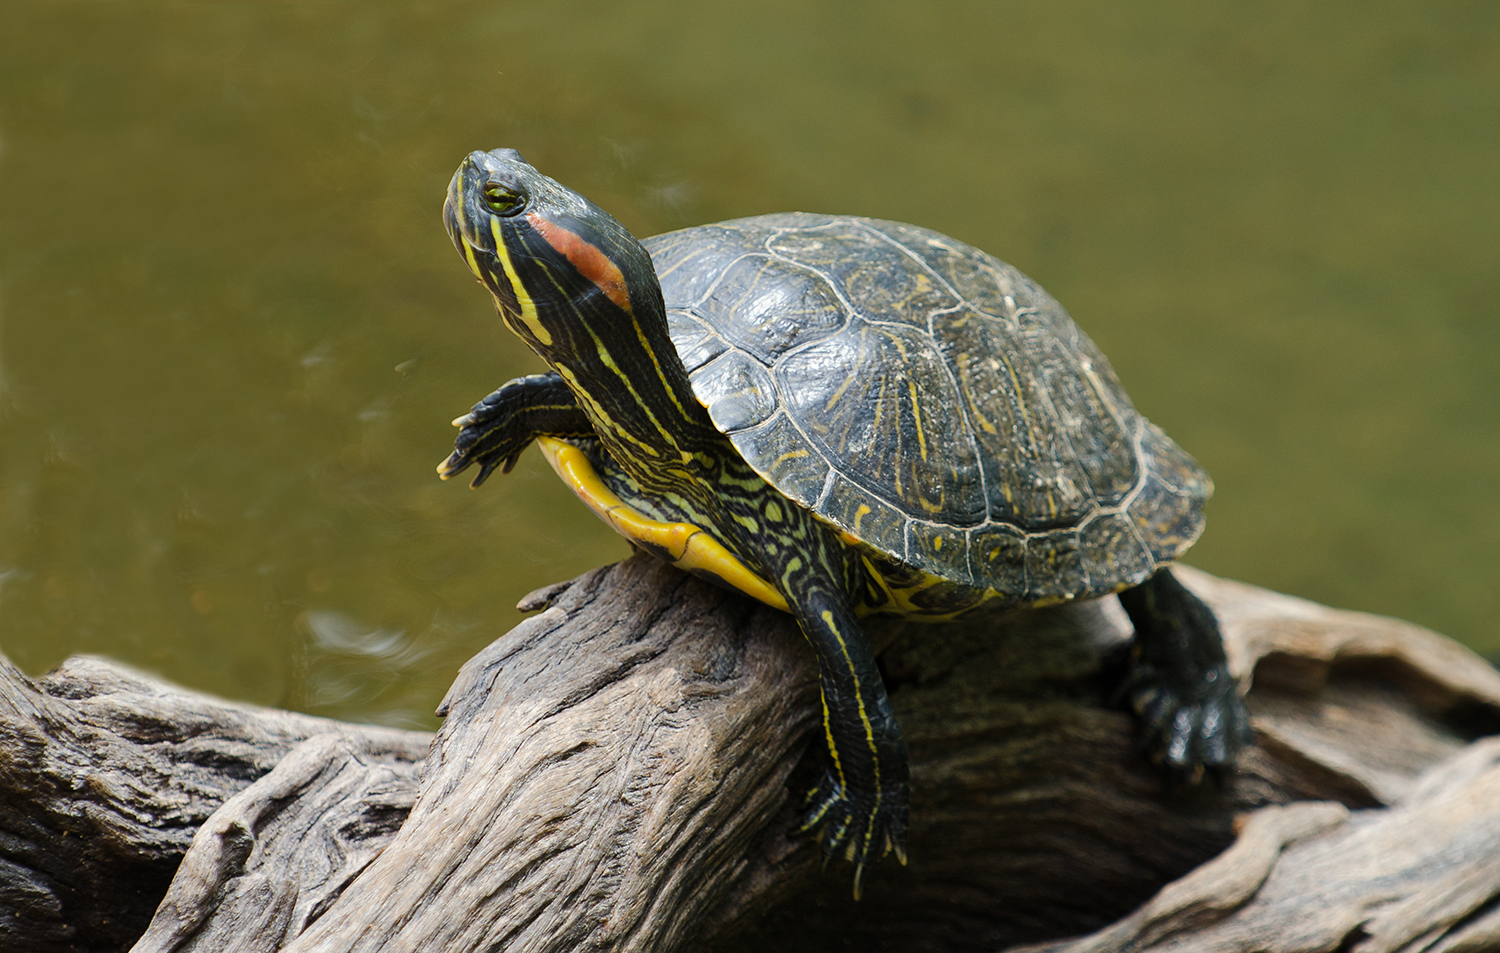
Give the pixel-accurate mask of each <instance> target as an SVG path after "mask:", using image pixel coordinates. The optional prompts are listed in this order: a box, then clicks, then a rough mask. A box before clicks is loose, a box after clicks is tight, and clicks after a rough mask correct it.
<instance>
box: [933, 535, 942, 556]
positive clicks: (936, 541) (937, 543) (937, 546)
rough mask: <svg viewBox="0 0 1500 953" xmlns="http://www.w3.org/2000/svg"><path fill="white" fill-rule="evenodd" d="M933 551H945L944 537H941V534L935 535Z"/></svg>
mask: <svg viewBox="0 0 1500 953" xmlns="http://www.w3.org/2000/svg"><path fill="white" fill-rule="evenodd" d="M932 551H933V552H935V553H939V552H942V551H943V537H941V536H936V537H933V540H932Z"/></svg>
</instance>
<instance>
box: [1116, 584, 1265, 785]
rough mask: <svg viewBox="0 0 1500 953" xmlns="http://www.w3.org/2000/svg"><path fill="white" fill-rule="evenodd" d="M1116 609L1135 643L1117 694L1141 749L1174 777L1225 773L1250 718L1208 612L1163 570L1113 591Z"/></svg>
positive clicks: (1246, 735) (1248, 735) (1191, 779)
mask: <svg viewBox="0 0 1500 953" xmlns="http://www.w3.org/2000/svg"><path fill="white" fill-rule="evenodd" d="M1120 604H1121V605H1123V606H1124V607H1125V612H1126V613H1127V614H1128V615H1129V616H1130V621H1131V622H1132V623H1133V624H1134V626H1135V642H1134V644H1133V645H1132V646H1131V662H1130V666H1129V668H1128V670H1127V672H1126V674H1125V678H1124V681H1123V682H1122V683H1121V685H1120V689H1119V694H1118V696H1117V697H1120V698H1122V699H1123V700H1124V701H1126V702H1128V704H1129V705H1130V708H1131V710H1133V711H1134V712H1135V714H1136V716H1137V717H1138V718H1139V719H1140V721H1141V743H1142V747H1143V748H1144V749H1145V750H1146V751H1147V753H1149V754H1150V755H1151V757H1152V759H1153V760H1155V761H1157V762H1159V763H1160V764H1161V765H1162V767H1163V769H1164V770H1166V771H1167V773H1168V775H1169V777H1170V778H1172V779H1173V780H1186V781H1188V782H1189V783H1196V782H1198V781H1199V780H1201V779H1202V777H1203V774H1204V772H1205V771H1207V772H1209V773H1212V774H1221V773H1223V772H1225V771H1227V770H1228V769H1229V768H1231V767H1233V765H1234V761H1235V758H1236V757H1237V756H1238V755H1239V752H1240V749H1242V748H1244V747H1245V746H1246V745H1247V744H1249V742H1250V738H1251V732H1250V716H1249V713H1248V712H1247V711H1246V709H1245V703H1244V701H1243V700H1242V699H1241V698H1240V694H1239V686H1238V685H1237V684H1236V683H1235V680H1234V678H1233V677H1231V676H1230V674H1229V664H1228V659H1227V658H1226V657H1225V655H1224V640H1223V638H1222V637H1221V636H1220V634H1219V624H1218V621H1217V620H1216V619H1215V618H1214V614H1213V610H1211V609H1209V607H1208V606H1206V605H1204V604H1203V602H1202V601H1201V600H1199V599H1198V597H1197V596H1195V595H1193V594H1192V593H1191V592H1189V591H1188V590H1187V589H1186V588H1185V587H1184V586H1183V585H1182V583H1180V582H1178V581H1177V579H1176V578H1175V577H1174V576H1173V575H1172V573H1171V571H1170V570H1167V569H1162V570H1160V571H1158V572H1157V573H1156V575H1154V576H1152V577H1151V578H1150V579H1147V580H1146V581H1145V582H1143V583H1141V584H1140V585H1138V586H1135V587H1134V588H1131V589H1127V590H1125V591H1124V592H1122V593H1120Z"/></svg>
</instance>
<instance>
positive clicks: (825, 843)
mask: <svg viewBox="0 0 1500 953" xmlns="http://www.w3.org/2000/svg"><path fill="white" fill-rule="evenodd" d="M906 797H907V795H906V785H905V784H902V785H899V786H897V787H895V788H893V789H890V790H885V791H881V792H879V793H876V794H860V793H858V792H850V791H848V790H846V789H845V787H844V785H843V784H842V783H840V781H839V779H838V775H837V774H836V773H835V772H834V771H833V770H831V769H830V770H828V771H825V772H824V774H823V779H822V780H821V781H820V782H819V783H818V786H817V787H815V788H813V789H812V790H811V791H809V792H808V795H807V810H806V813H805V814H804V815H803V818H802V824H801V827H800V830H801V831H804V832H805V831H812V830H814V829H816V830H818V832H819V834H818V840H819V842H820V844H821V846H822V849H823V869H824V870H827V869H828V864H829V862H830V861H832V860H833V859H834V858H835V857H839V856H842V857H843V859H844V860H846V861H850V862H852V863H853V864H854V899H855V900H858V899H859V898H860V895H861V894H862V892H863V887H864V873H865V867H866V866H867V865H869V864H871V863H873V862H874V861H877V860H879V859H880V858H882V857H884V856H885V855H886V854H889V853H895V855H896V858H897V859H898V860H900V861H901V863H902V865H903V866H904V865H905V864H906V821H907V817H908V808H907V800H906Z"/></svg>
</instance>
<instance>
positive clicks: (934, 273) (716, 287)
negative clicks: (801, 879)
mask: <svg viewBox="0 0 1500 953" xmlns="http://www.w3.org/2000/svg"><path fill="white" fill-rule="evenodd" d="M445 214H446V218H447V224H448V230H449V233H450V234H451V235H452V237H453V240H454V243H455V244H456V245H457V247H458V249H459V251H460V252H461V253H462V254H463V255H464V257H465V259H466V261H467V262H468V264H469V267H470V269H471V270H472V271H473V272H474V274H475V276H476V277H478V279H479V281H480V283H481V284H483V285H484V286H485V287H486V288H487V289H488V290H489V291H490V293H491V294H492V295H493V296H494V299H495V302H496V306H497V308H498V310H499V312H500V315H501V318H502V319H503V320H504V321H505V323H506V324H507V325H508V326H509V327H510V328H511V329H512V330H513V331H515V332H516V333H517V334H518V335H519V336H520V337H521V338H522V339H523V340H524V341H526V343H527V344H528V345H530V346H531V348H532V349H533V350H534V351H536V353H537V354H538V355H540V356H541V357H542V359H543V360H545V361H546V362H547V363H548V365H550V367H551V372H550V373H547V374H540V375H534V376H532V377H526V378H521V379H518V380H514V381H511V382H509V383H508V384H506V385H505V386H503V387H501V388H500V389H499V390H497V391H495V392H494V393H493V394H491V395H490V396H489V397H486V398H485V399H484V400H483V401H481V402H480V403H479V404H477V405H476V406H475V407H474V408H473V410H472V411H471V412H470V413H469V414H468V415H467V416H465V417H463V418H461V419H460V421H459V423H460V424H461V426H462V427H463V429H462V430H461V432H460V434H459V437H458V440H457V446H456V449H455V450H454V452H453V454H452V455H451V456H450V457H449V458H448V459H447V460H446V461H445V462H444V463H443V465H442V466H441V467H439V471H440V472H441V473H442V475H443V476H444V477H448V476H452V475H453V474H456V473H458V472H460V471H462V470H463V469H465V468H466V467H468V466H470V465H471V464H473V465H477V466H478V467H479V475H478V476H477V477H476V478H475V480H474V483H475V485H477V484H478V483H480V482H482V481H483V480H484V478H485V477H487V476H488V475H489V473H490V472H491V471H492V470H493V469H494V468H496V467H500V468H501V469H502V471H503V470H508V469H510V467H511V465H512V464H513V463H514V462H515V459H516V457H517V455H519V454H520V453H521V451H522V450H524V449H525V448H526V446H528V445H529V444H530V443H531V442H533V441H539V442H540V443H541V445H542V449H543V451H544V452H545V453H546V454H547V455H548V459H549V460H550V461H551V462H552V463H553V466H554V468H556V469H557V470H558V472H559V474H560V475H562V476H563V478H564V479H565V480H566V481H567V482H568V483H569V484H570V485H571V486H572V487H573V489H574V491H575V492H577V493H578V495H579V496H580V497H581V498H583V499H584V501H585V502H586V503H588V504H589V505H590V506H591V507H593V508H594V509H595V510H596V511H597V512H599V513H600V515H601V516H603V517H604V518H605V519H606V520H607V521H609V522H610V523H611V525H613V526H614V527H615V528H616V529H618V530H619V531H620V532H622V533H624V534H626V535H627V536H629V537H631V538H632V539H634V540H635V541H636V542H637V543H639V544H640V545H642V546H643V547H644V548H646V549H647V550H648V551H651V552H654V553H657V554H658V555H660V556H661V557H662V558H664V559H668V560H669V561H672V562H674V563H676V564H677V565H679V566H682V567H683V568H685V569H687V570H689V571H692V572H695V573H698V574H699V575H702V576H705V577H706V578H709V579H712V580H713V581H715V582H719V583H722V584H727V585H731V586H735V587H738V588H740V589H743V590H744V591H746V592H748V593H750V594H751V595H754V596H756V597H757V598H760V599H762V600H764V601H766V602H769V603H771V604H772V605H776V606H778V607H779V608H784V609H786V610H787V611H789V612H790V613H791V614H792V615H793V616H794V617H795V618H796V620H797V623H798V625H799V626H800V627H801V629H802V632H803V634H804V635H805V636H806V637H807V640H808V642H809V644H811V646H812V648H813V650H814V652H815V653H816V654H817V657H818V662H819V672H820V688H821V690H822V698H823V706H824V713H825V718H824V725H825V729H826V730H825V735H826V738H825V740H826V742H827V747H828V757H827V762H826V768H825V770H824V772H823V775H822V779H821V781H820V783H819V784H818V785H817V787H816V788H815V789H814V790H813V791H811V792H810V793H809V795H808V807H807V814H806V820H805V824H806V826H807V827H808V828H816V829H818V830H819V832H820V834H821V837H822V843H823V849H824V851H825V852H826V853H827V854H829V855H830V856H832V855H842V856H845V857H847V858H848V859H850V860H852V861H853V862H854V864H855V893H856V896H857V895H858V892H859V878H860V873H861V871H862V870H863V867H864V865H865V864H866V863H867V862H869V861H871V860H874V859H878V858H879V857H880V856H882V855H883V854H885V853H887V852H895V853H896V854H897V856H898V857H900V858H902V859H903V860H904V858H905V836H906V826H907V784H908V775H907V753H906V746H905V742H904V741H903V740H902V737H901V731H900V728H899V727H898V726H897V724H896V720H895V718H894V716H893V715H892V713H891V707H890V702H889V700H888V698H887V697H886V692H885V688H884V685H883V684H882V683H881V678H880V673H879V670H878V669H877V668H876V665H875V660H874V657H873V655H872V653H871V650H870V647H869V645H868V644H867V643H866V641H865V638H864V635H863V633H862V631H861V629H860V624H859V621H858V619H859V617H860V616H863V615H867V614H870V613H893V614H899V615H904V616H908V617H915V618H927V619H934V620H941V619H951V618H954V617H957V616H960V615H962V614H963V613H965V612H969V611H972V610H974V609H975V608H977V607H979V606H981V605H992V606H1036V605H1046V604H1051V603H1056V602H1062V601H1065V600H1069V599H1080V598H1093V597H1099V596H1104V595H1108V594H1110V593H1115V592H1119V593H1121V597H1120V598H1121V601H1122V603H1123V604H1124V606H1125V608H1126V611H1127V612H1128V613H1129V615H1130V617H1131V620H1132V622H1133V623H1134V624H1135V628H1136V646H1135V651H1134V653H1133V658H1134V660H1135V661H1134V662H1133V664H1132V668H1131V669H1130V671H1129V672H1128V674H1127V675H1126V678H1125V681H1124V683H1123V686H1122V694H1123V695H1124V697H1126V698H1128V699H1129V701H1130V702H1131V705H1132V707H1133V708H1134V709H1135V711H1136V713H1137V714H1138V715H1139V716H1140V718H1141V720H1142V722H1143V731H1144V741H1145V744H1146V746H1147V748H1148V750H1150V751H1152V752H1153V753H1154V754H1155V755H1156V756H1157V757H1158V759H1159V760H1160V761H1162V762H1163V763H1164V765H1165V766H1166V768H1167V770H1169V771H1171V772H1172V773H1174V774H1178V775H1182V776H1185V777H1188V778H1196V777H1197V776H1199V775H1201V774H1202V772H1203V771H1204V769H1209V770H1215V771H1217V770H1220V769H1225V768H1227V767H1228V766H1230V765H1231V764H1232V763H1233V761H1234V758H1235V755H1236V753H1237V751H1238V749H1239V748H1240V747H1241V746H1242V745H1243V744H1244V742H1245V740H1246V738H1247V735H1248V730H1249V729H1248V719H1247V717H1246V713H1245V709H1244V706H1243V704H1242V702H1241V701H1240V699H1239V696H1238V694H1237V692H1236V688H1235V685H1234V681H1233V679H1232V678H1230V676H1229V672H1228V669H1227V667H1226V664H1225V657H1224V650H1223V645H1222V642H1221V640H1220V637H1219V633H1218V628H1217V624H1216V622H1215V620H1214V617H1213V614H1212V612H1210V611H1209V610H1208V609H1207V607H1205V606H1204V605H1203V604H1202V603H1201V602H1199V601H1198V600H1197V599H1196V598H1195V597H1193V596H1192V594H1191V593H1189V592H1188V591H1187V590H1186V589H1184V588H1183V587H1182V586H1181V585H1180V584H1178V583H1177V582H1176V580H1175V579H1174V578H1173V577H1172V575H1171V573H1170V572H1169V571H1168V570H1167V568H1166V567H1167V566H1168V565H1169V564H1170V563H1171V562H1172V561H1173V560H1174V559H1176V558H1177V557H1178V556H1179V555H1180V554H1181V553H1182V552H1183V551H1184V550H1186V549H1187V548H1188V547H1189V546H1190V545H1191V544H1192V543H1193V541H1194V540H1195V539H1196V538H1197V537H1198V534H1199V533H1200V532H1201V531H1202V528H1203V517H1202V507H1203V503H1204V501H1205V500H1206V499H1207V498H1208V496H1209V494H1210V492H1211V491H1212V485H1211V484H1210V482H1209V480H1208V476H1207V474H1206V473H1204V472H1203V470H1202V469H1201V468H1200V467H1199V466H1198V465H1197V463H1195V462H1194V461H1193V460H1192V458H1191V457H1189V456H1188V455H1187V454H1185V453H1184V452H1183V451H1182V450H1180V449H1179V448H1178V447H1177V446H1176V444H1174V443H1172V441H1171V440H1170V439H1168V438H1167V436H1166V435H1165V434H1163V433H1162V432H1161V431H1160V430H1159V429H1157V428H1156V427H1155V426H1153V425H1152V424H1150V423H1149V422H1148V421H1146V420H1145V418H1143V417H1141V416H1140V414H1138V413H1137V412H1136V411H1135V409H1134V407H1132V406H1131V403H1130V400H1129V398H1128V397H1126V396H1125V392H1124V390H1123V389H1122V388H1121V387H1120V383H1119V381H1118V380H1117V379H1116V378H1115V375H1114V372H1113V371H1112V370H1111V369H1110V366H1109V363H1108V362H1107V361H1106V360H1105V358H1104V355H1103V354H1101V353H1100V352H1099V351H1098V349H1097V348H1095V347H1094V345H1093V342H1091V341H1090V340H1089V339H1088V338H1087V337H1086V336H1084V334H1083V333H1082V332H1081V331H1080V330H1079V329H1078V327H1077V326H1076V325H1075V324H1074V323H1073V322H1072V320H1071V319H1070V318H1069V317H1068V315H1067V313H1066V312H1065V311H1064V310H1063V309H1062V306H1061V305H1059V304H1058V303H1057V302H1056V301H1054V300H1053V299H1052V298H1051V297H1050V296H1049V295H1047V293H1046V292H1044V291H1043V290H1042V289H1041V288H1039V287H1038V286H1037V285H1036V284H1035V283H1033V282H1032V281H1031V280H1030V279H1028V278H1027V277H1026V276H1025V275H1023V274H1021V273H1020V272H1018V271H1016V270H1015V269H1014V268H1012V267H1010V266H1009V265H1007V264H1005V263H1004V262H1001V261H1000V260H998V259H996V258H994V257H993V256H991V255H988V254H986V253H984V252H982V251H979V250H978V249H976V248H972V247H970V246H968V245H965V244H963V243H961V242H958V241H955V240H954V239H951V238H948V237H946V236H944V235H940V234H938V233H936V232H932V231H928V230H926V229H922V228H917V227H915V226H911V225H902V224H898V223H894V222H882V221H875V220H871V219H862V218H851V217H832V216H823V215H807V214H801V213H791V214H782V215H765V216H760V217H757V218H749V219H741V220H738V221H731V222H723V223H719V224H716V225H705V226H701V227H698V228H689V229H684V230H683V231H679V232H673V233H671V234H668V235H662V236H658V237H656V238H652V239H648V240H647V241H646V242H645V243H644V245H643V244H642V243H641V242H638V241H637V240H636V239H635V238H633V237H632V236H631V235H630V233H629V232H628V231H626V229H625V228H624V227H623V226H621V225H620V224H619V223H618V222H616V221H615V220H614V219H613V218H612V217H610V216H609V215H608V214H607V213H606V212H604V211H603V210H602V209H600V208H598V207H597V206H595V205H593V204H592V203H590V202H589V201H588V200H587V199H584V198H583V197H582V196H579V195H578V194H577V193H575V192H572V191H570V190H568V189H567V188H565V187H563V186H561V185H559V184H558V183H556V182H554V181H552V180H551V179H549V178H547V177H546V176H544V175H542V174H541V173H539V172H537V171H536V170H535V169H533V168H532V167H531V166H530V165H528V164H527V163H526V162H525V161H524V160H522V159H521V157H520V155H518V154H517V153H515V152H514V151H511V150H506V149H499V150H495V151H494V152H475V153H473V154H471V155H470V156H469V157H468V159H466V160H465V161H464V163H463V165H462V166H461V167H460V169H459V171H458V173H457V175H455V176H454V179H453V183H452V185H451V186H450V188H449V193H448V201H447V204H446V206H445Z"/></svg>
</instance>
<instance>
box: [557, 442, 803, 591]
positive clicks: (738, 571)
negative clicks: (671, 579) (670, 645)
mask: <svg viewBox="0 0 1500 953" xmlns="http://www.w3.org/2000/svg"><path fill="white" fill-rule="evenodd" d="M536 443H537V446H538V447H540V448H541V451H542V455H543V456H545V457H546V458H547V462H548V463H550V464H552V469H553V470H554V471H556V473H557V475H558V476H559V477H561V478H562V481H563V482H564V483H566V484H567V485H568V488H569V489H571V490H572V491H573V492H574V493H575V494H577V495H578V498H579V499H580V500H582V501H583V502H584V504H585V505H586V506H588V508H589V509H591V510H593V511H594V513H595V515H597V516H598V517H599V518H600V519H602V520H604V522H605V523H607V524H608V525H609V527H610V528H611V529H613V530H614V531H615V532H617V533H619V534H620V535H621V536H623V537H625V538H626V539H628V540H632V541H634V542H638V543H640V544H642V545H643V546H644V547H645V548H646V549H647V550H648V551H650V552H652V553H656V554H657V555H659V556H661V557H662V558H663V559H665V560H667V561H668V562H670V563H671V564H672V565H674V566H676V567H677V568H678V569H682V570H686V571H687V572H690V573H692V574H694V575H696V576H709V577H712V578H715V579H718V580H721V581H723V582H724V583H725V584H726V585H728V586H729V587H730V588H733V589H738V590H739V591H741V592H743V593H745V594H746V595H748V596H750V597H752V598H754V599H759V600H760V601H761V602H764V603H765V604H766V605H768V606H771V607H772V608H775V609H780V610H781V611H783V612H786V611H788V610H787V604H786V599H784V598H783V597H782V595H781V593H779V592H777V591H776V589H775V587H773V586H772V585H771V584H770V583H768V582H766V581H765V580H764V579H762V578H761V577H760V576H757V575H756V574H755V573H753V572H751V571H750V570H749V569H748V568H747V567H746V566H745V564H744V563H742V562H740V561H739V559H738V558H736V557H735V555H734V554H733V553H731V552H730V551H729V550H727V549H725V548H724V547H723V545H722V544H720V543H719V541H718V540H716V539H714V538H713V537H712V536H710V535H709V534H708V533H707V532H705V531H704V530H703V529H701V528H700V527H697V526H694V525H693V524H692V523H663V522H662V521H661V520H654V519H652V518H651V517H649V516H647V515H646V514H644V513H642V512H641V511H640V510H637V509H633V508H631V506H630V505H629V504H627V503H626V502H625V501H624V500H621V499H620V498H619V497H618V496H615V494H614V493H612V492H611V491H610V489H609V487H607V486H605V485H604V481H603V480H601V479H600V478H599V473H598V471H596V470H595V469H594V465H593V464H592V463H590V462H589V458H588V457H587V456H586V455H585V454H584V452H583V451H582V450H579V449H578V448H577V447H575V446H573V445H572V444H571V443H568V442H567V441H564V440H559V439H557V438H556V437H538V438H537V440H536Z"/></svg>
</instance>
